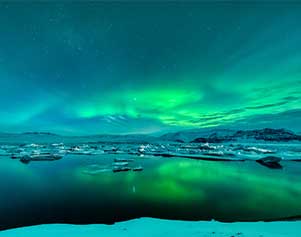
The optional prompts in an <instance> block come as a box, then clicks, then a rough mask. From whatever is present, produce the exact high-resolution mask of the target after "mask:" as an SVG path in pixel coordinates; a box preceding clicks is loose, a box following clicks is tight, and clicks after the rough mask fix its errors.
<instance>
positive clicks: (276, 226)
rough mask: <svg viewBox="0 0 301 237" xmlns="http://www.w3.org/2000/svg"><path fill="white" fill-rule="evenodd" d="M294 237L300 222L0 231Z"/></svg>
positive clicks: (22, 236)
mask: <svg viewBox="0 0 301 237" xmlns="http://www.w3.org/2000/svg"><path fill="white" fill-rule="evenodd" d="M56 235H57V236H60V237H69V236H72V237H83V236H84V237H101V236H104V237H121V236H134V237H135V236H137V237H138V236H139V237H141V236H142V235H143V237H155V236H158V237H159V236H164V237H169V236H170V237H177V236H179V237H183V236H187V237H188V236H189V237H197V236H198V237H200V236H204V237H209V236H216V237H236V236H243V237H284V236H286V237H298V236H301V221H275V222H233V223H224V222H218V221H180V220H163V219H156V218H146V217H144V218H138V219H133V220H129V221H124V222H117V223H115V224H113V225H106V224H89V225H72V224H46V225H36V226H29V227H20V228H16V229H9V230H4V231H0V237H40V236H44V237H48V236H56Z"/></svg>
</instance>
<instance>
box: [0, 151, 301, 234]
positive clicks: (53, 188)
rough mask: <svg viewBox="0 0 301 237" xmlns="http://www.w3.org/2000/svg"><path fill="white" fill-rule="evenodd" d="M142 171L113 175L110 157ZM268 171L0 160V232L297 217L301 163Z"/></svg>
mask: <svg viewBox="0 0 301 237" xmlns="http://www.w3.org/2000/svg"><path fill="white" fill-rule="evenodd" d="M116 158H120V159H133V161H131V164H130V165H131V166H133V167H134V166H142V167H143V171H138V172H134V171H127V172H112V169H111V167H112V163H113V162H114V159H116ZM281 164H282V166H283V168H282V169H270V168H268V167H265V166H262V165H260V164H258V163H256V162H254V161H244V162H224V161H204V160H194V159H183V158H175V157H172V158H165V157H154V156H148V155H145V156H142V157H140V156H135V155H128V154H103V155H93V156H91V155H72V154H69V155H66V156H65V157H64V158H62V159H60V160H55V161H43V162H30V163H28V164H23V163H22V162H19V160H16V159H11V158H10V157H8V156H2V157H0V176H1V180H2V181H1V183H0V190H1V195H0V210H1V212H0V223H1V226H0V228H1V229H8V228H13V227H19V226H28V225H35V224H41V223H44V224H45V223H75V224H85V223H90V224H91V223H108V224H111V223H114V222H117V221H122V220H128V219H133V218H137V217H156V218H164V219H180V220H212V219H215V220H219V221H226V222H232V221H256V220H278V219H287V218H288V219H289V218H298V216H300V215H301V205H300V200H301V162H295V161H282V162H281Z"/></svg>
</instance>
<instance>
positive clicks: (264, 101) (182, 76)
mask: <svg viewBox="0 0 301 237" xmlns="http://www.w3.org/2000/svg"><path fill="white" fill-rule="evenodd" d="M300 22H301V3H276V2H270V3H264V4H263V3H261V4H260V3H250V2H244V3H238V2H236V3H221V2H220V3H167V2H165V3H163V2H162V3H159V2H153V3H112V2H111V3H110V2H107V3H99V2H98V3H95V2H94V3H93V2H90V3H83V2H81V3H80V2H77V3H74V2H73V3H70V2H69V3H62V2H56V3H38V2H36V3H28V2H27V3H3V2H2V3H0V131H1V132H24V131H49V132H55V133H60V134H99V133H114V134H116V133H120V134H124V133H157V132H167V131H177V130H181V129H190V128H207V127H219V126H222V127H236V128H240V129H241V128H243V129H246V128H252V129H253V128H262V127H274V128H279V127H285V128H288V129H292V130H295V131H297V132H299V131H301V123H300V121H301V99H300V94H301V27H300Z"/></svg>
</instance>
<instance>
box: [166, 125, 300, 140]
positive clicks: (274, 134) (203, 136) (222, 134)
mask: <svg viewBox="0 0 301 237" xmlns="http://www.w3.org/2000/svg"><path fill="white" fill-rule="evenodd" d="M161 138H162V139H163V140H169V141H180V140H181V141H182V142H196V143H198V142H209V143H220V142H230V141H242V140H253V141H273V142H286V141H301V136H300V135H297V134H295V133H294V132H292V131H289V130H286V129H272V128H264V129H255V130H227V129H218V130H214V129H212V130H207V131H203V132H202V131H200V132H190V131H186V132H185V131H182V132H177V133H168V134H165V135H163V136H161Z"/></svg>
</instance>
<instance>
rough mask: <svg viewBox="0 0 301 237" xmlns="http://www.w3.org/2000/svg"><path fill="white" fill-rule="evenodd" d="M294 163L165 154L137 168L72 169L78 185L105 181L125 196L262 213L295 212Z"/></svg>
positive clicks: (298, 186) (217, 211)
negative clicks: (277, 165) (276, 166)
mask: <svg viewBox="0 0 301 237" xmlns="http://www.w3.org/2000/svg"><path fill="white" fill-rule="evenodd" d="M294 164H296V163H290V164H289V166H290V167H289V168H288V167H286V168H285V169H284V170H271V169H268V168H266V167H262V166H260V165H258V164H256V163H255V162H252V163H250V162H243V163H227V162H226V163H225V162H206V161H195V160H183V159H169V160H164V161H162V160H160V161H156V163H153V164H152V165H151V166H150V167H146V169H145V170H144V171H143V172H141V173H135V172H125V173H117V174H116V173H111V172H108V173H99V174H97V175H88V174H84V173H83V172H82V169H83V168H79V169H77V171H76V175H77V178H79V182H81V183H84V185H92V186H93V187H94V188H97V186H101V187H106V188H105V189H108V190H109V189H110V187H111V189H114V191H113V192H117V193H119V194H121V195H123V196H124V197H126V198H135V200H143V201H144V202H145V203H161V204H162V205H164V204H169V205H173V206H174V207H175V208H188V209H189V210H186V212H187V213H190V212H191V213H194V214H195V213H198V210H199V212H202V211H205V212H208V216H210V215H213V216H215V215H216V216H217V217H218V218H226V219H227V215H228V216H229V215H232V214H233V215H234V216H239V218H240V219H254V218H255V219H262V218H279V217H289V216H295V215H300V214H301V205H300V201H301V178H300V177H301V176H300V173H298V172H293V171H294V170H296V168H294ZM297 165H299V164H297ZM182 211H183V210H182ZM175 212H177V210H175Z"/></svg>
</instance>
